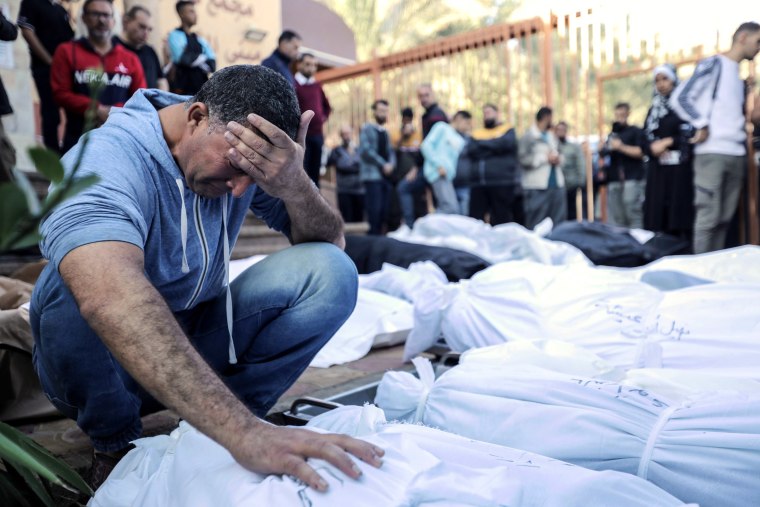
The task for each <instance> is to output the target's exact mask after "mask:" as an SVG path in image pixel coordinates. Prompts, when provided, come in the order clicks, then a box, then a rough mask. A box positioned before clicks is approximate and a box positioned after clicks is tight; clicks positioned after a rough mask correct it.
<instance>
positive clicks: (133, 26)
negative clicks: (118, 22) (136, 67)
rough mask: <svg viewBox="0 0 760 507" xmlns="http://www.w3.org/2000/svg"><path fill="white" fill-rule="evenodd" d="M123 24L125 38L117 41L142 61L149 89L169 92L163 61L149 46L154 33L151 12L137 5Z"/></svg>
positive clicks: (127, 15) (125, 17)
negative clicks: (151, 33)
mask: <svg viewBox="0 0 760 507" xmlns="http://www.w3.org/2000/svg"><path fill="white" fill-rule="evenodd" d="M122 24H123V25H124V33H123V36H122V38H118V37H117V39H116V40H117V41H118V42H119V43H120V44H122V45H123V46H124V47H125V48H127V49H129V50H130V51H132V52H133V53H134V54H136V55H137V57H138V58H139V59H140V63H141V64H142V67H143V73H144V74H145V82H146V84H147V86H148V88H158V89H159V90H164V91H169V82H168V81H167V80H166V76H165V75H164V70H163V68H162V67H161V61H160V60H159V59H158V55H157V54H156V50H155V49H153V47H152V46H151V45H150V44H148V36H149V35H150V32H152V31H153V22H152V21H151V19H150V11H149V10H148V9H146V8H145V7H142V6H140V5H135V6H133V7H132V8H131V9H129V10H128V11H127V13H126V14H125V15H124V20H123V21H122Z"/></svg>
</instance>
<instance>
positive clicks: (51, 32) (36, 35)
mask: <svg viewBox="0 0 760 507" xmlns="http://www.w3.org/2000/svg"><path fill="white" fill-rule="evenodd" d="M64 4H68V2H65V1H60V2H51V1H50V0H22V1H21V7H20V8H19V12H18V20H17V23H18V27H19V28H20V29H21V35H22V36H23V37H24V40H25V41H26V42H27V44H28V45H29V53H30V56H31V67H32V79H34V85H35V87H36V88H37V96H38V97H39V98H40V120H41V122H42V140H43V142H44V143H45V146H47V147H48V148H50V149H51V150H54V151H56V152H60V151H61V146H60V143H59V142H58V126H59V125H60V123H61V112H60V109H59V107H58V104H56V102H55V99H54V98H53V89H52V87H51V86H50V66H51V64H52V63H53V55H54V54H55V50H56V49H57V48H58V46H59V45H61V44H63V43H64V42H67V41H70V40H71V39H72V38H73V37H74V30H72V28H71V24H70V20H69V13H68V11H67V10H66V7H65V6H64Z"/></svg>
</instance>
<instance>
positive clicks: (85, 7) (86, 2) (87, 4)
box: [82, 0, 113, 14]
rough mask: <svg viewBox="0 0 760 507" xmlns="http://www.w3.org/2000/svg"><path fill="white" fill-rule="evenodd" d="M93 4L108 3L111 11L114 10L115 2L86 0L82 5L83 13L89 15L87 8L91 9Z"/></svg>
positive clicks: (110, 0) (111, 0)
mask: <svg viewBox="0 0 760 507" xmlns="http://www.w3.org/2000/svg"><path fill="white" fill-rule="evenodd" d="M92 2H106V3H109V4H111V9H113V0H84V3H83V4H82V12H83V13H85V14H86V13H87V7H89V6H90V4H91V3H92Z"/></svg>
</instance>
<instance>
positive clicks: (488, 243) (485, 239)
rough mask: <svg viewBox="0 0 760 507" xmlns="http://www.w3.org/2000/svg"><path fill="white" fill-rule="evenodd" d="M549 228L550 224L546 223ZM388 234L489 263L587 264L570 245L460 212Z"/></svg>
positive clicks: (426, 219) (432, 217)
mask: <svg viewBox="0 0 760 507" xmlns="http://www.w3.org/2000/svg"><path fill="white" fill-rule="evenodd" d="M550 230H551V224H549V225H548V231H550ZM548 231H546V232H548ZM388 236H389V237H391V238H394V239H397V240H399V241H406V242H407V243H418V244H423V245H433V246H445V247H449V248H455V249H457V250H463V251H465V252H469V253H471V254H474V255H477V256H478V257H480V258H481V259H484V260H487V261H488V262H491V263H497V262H504V261H509V260H517V259H530V260H533V261H535V262H540V263H542V264H554V265H564V264H579V265H591V261H589V260H588V258H587V257H586V256H585V255H584V254H583V252H581V251H580V250H578V249H577V248H575V247H574V246H572V245H570V244H567V243H562V242H560V241H550V240H548V239H544V238H543V237H541V235H539V234H538V233H536V232H533V231H530V230H528V229H526V228H525V227H523V226H521V225H518V224H515V223H508V224H501V225H497V226H494V227H491V226H490V225H488V224H486V223H485V222H482V221H480V220H476V219H474V218H469V217H465V216H461V215H446V214H441V213H434V214H432V215H427V216H424V217H422V218H420V219H419V220H417V221H416V222H414V228H413V229H409V228H408V227H401V228H400V229H398V230H397V231H394V232H391V233H389V234H388Z"/></svg>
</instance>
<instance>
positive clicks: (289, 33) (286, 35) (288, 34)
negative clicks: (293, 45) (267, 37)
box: [277, 30, 301, 44]
mask: <svg viewBox="0 0 760 507" xmlns="http://www.w3.org/2000/svg"><path fill="white" fill-rule="evenodd" d="M293 39H298V40H301V36H300V35H298V34H297V33H296V32H294V31H293V30H283V31H282V33H281V34H280V37H279V38H278V39H277V44H282V43H283V42H288V41H290V40H293Z"/></svg>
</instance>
